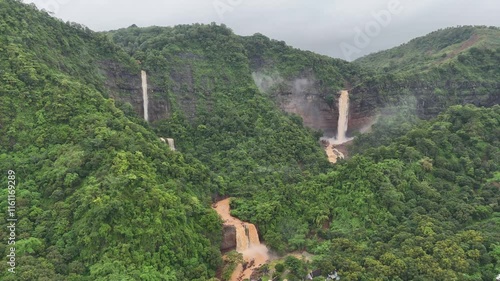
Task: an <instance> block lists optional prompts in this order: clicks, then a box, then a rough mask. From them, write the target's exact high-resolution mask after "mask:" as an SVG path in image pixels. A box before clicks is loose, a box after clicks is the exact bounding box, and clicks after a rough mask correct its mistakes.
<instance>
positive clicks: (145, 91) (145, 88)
mask: <svg viewBox="0 0 500 281" xmlns="http://www.w3.org/2000/svg"><path fill="white" fill-rule="evenodd" d="M141 78H142V100H143V107H144V120H146V122H149V113H148V106H149V99H148V75H147V74H146V71H144V70H141Z"/></svg>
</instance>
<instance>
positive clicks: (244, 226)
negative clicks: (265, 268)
mask: <svg viewBox="0 0 500 281" xmlns="http://www.w3.org/2000/svg"><path fill="white" fill-rule="evenodd" d="M229 200H230V199H224V200H222V201H219V202H217V203H216V205H215V207H214V208H215V211H217V213H218V214H219V216H220V217H221V218H222V220H223V221H224V224H225V225H232V226H234V228H235V229H236V251H237V252H239V253H242V254H243V259H244V260H245V262H246V263H247V266H246V267H245V268H244V267H243V266H242V265H241V264H239V265H238V266H237V268H236V269H235V271H234V272H233V275H232V276H231V279H230V280H231V281H238V280H244V279H249V278H250V276H251V275H252V272H253V271H254V270H255V269H257V268H258V267H259V266H260V265H262V264H264V263H265V262H266V261H267V260H268V259H269V255H268V249H267V247H266V246H265V245H264V244H261V243H260V240H259V234H258V233H257V228H256V227H255V225H253V224H251V223H248V222H243V221H240V220H239V219H237V218H235V217H232V216H231V214H230V210H229Z"/></svg>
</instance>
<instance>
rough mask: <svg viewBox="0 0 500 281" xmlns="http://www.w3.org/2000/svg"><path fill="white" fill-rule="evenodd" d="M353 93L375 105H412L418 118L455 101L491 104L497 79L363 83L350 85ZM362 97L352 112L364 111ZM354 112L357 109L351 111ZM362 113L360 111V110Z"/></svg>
mask: <svg viewBox="0 0 500 281" xmlns="http://www.w3.org/2000/svg"><path fill="white" fill-rule="evenodd" d="M351 94H352V96H353V97H356V96H370V97H371V99H372V101H371V102H370V104H376V106H377V107H378V108H385V107H391V106H398V105H408V104H410V105H411V106H415V109H416V112H417V114H418V116H419V117H420V118H423V119H429V118H432V117H435V116H437V115H438V114H439V113H440V112H442V111H443V110H445V109H446V108H447V107H449V106H452V105H457V104H474V105H476V106H485V107H489V106H493V105H495V104H498V103H499V102H500V83H497V84H491V83H481V82H476V81H464V82H452V81H413V82H394V83H380V84H373V85H364V86H363V87H357V88H354V89H352V91H351ZM364 108H366V106H363V101H361V103H360V107H359V108H355V107H354V106H353V107H351V110H353V112H363V109H364ZM353 114H356V113H353ZM361 115H363V114H361Z"/></svg>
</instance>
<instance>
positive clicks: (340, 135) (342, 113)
mask: <svg viewBox="0 0 500 281" xmlns="http://www.w3.org/2000/svg"><path fill="white" fill-rule="evenodd" d="M348 124H349V92H348V91H346V90H344V91H342V92H341V93H340V99H339V123H338V126H337V138H336V140H335V143H336V144H341V143H344V142H347V141H349V140H348V139H346V133H347V125H348Z"/></svg>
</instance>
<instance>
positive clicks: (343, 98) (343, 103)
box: [320, 90, 352, 163]
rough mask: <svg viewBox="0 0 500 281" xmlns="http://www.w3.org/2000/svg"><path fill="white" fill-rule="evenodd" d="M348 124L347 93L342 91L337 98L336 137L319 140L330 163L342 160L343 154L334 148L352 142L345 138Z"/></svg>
mask: <svg viewBox="0 0 500 281" xmlns="http://www.w3.org/2000/svg"><path fill="white" fill-rule="evenodd" d="M348 124H349V92H348V91H347V90H342V91H341V92H340V98H339V119H338V123H337V136H336V137H335V138H329V137H322V138H321V139H320V140H321V142H322V143H323V145H324V148H325V151H326V155H327V156H328V160H329V161H330V162H331V163H336V162H337V160H338V159H339V158H341V159H344V154H343V153H342V152H340V151H339V150H338V149H336V148H335V146H337V145H341V144H343V143H345V142H348V141H350V140H352V138H347V137H346V133H347V125H348Z"/></svg>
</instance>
